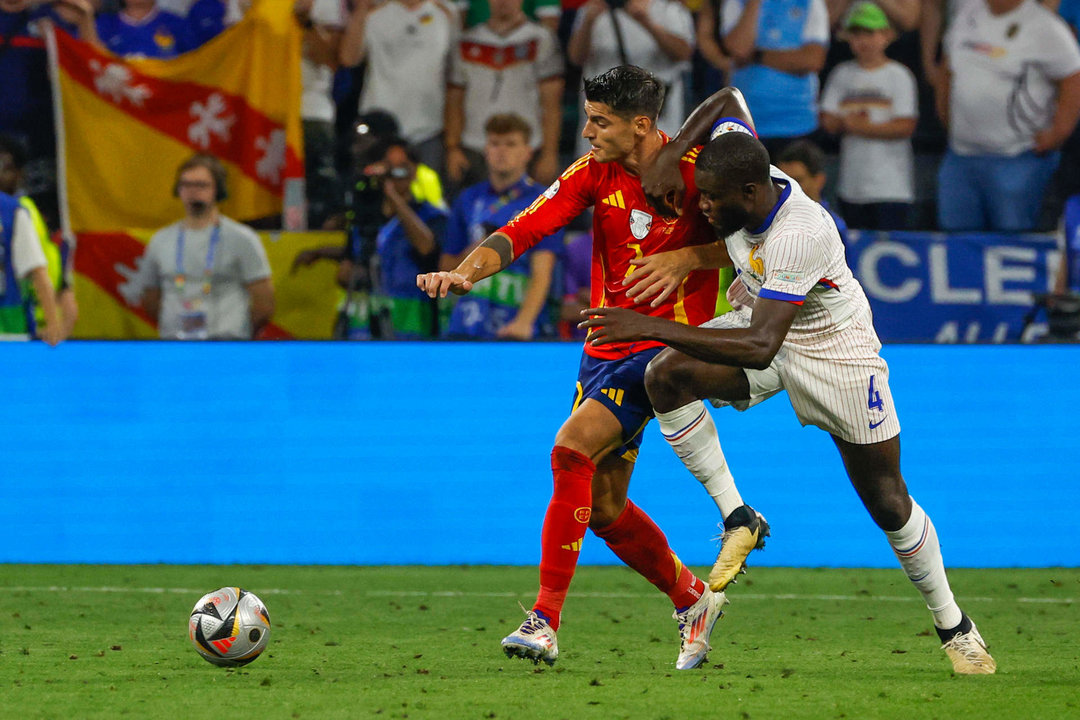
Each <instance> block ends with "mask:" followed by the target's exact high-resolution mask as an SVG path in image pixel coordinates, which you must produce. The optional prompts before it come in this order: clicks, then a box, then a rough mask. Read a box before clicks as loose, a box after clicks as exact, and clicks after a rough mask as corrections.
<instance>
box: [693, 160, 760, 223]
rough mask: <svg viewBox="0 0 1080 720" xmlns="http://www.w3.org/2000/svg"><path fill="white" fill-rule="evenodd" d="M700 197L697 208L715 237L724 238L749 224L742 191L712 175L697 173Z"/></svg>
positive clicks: (748, 215)
mask: <svg viewBox="0 0 1080 720" xmlns="http://www.w3.org/2000/svg"><path fill="white" fill-rule="evenodd" d="M695 181H696V182H697V185H698V189H699V190H700V191H701V197H700V199H699V200H698V207H700V208H701V213H702V215H704V216H705V219H706V220H708V221H709V224H710V225H712V226H713V228H714V229H715V230H716V234H717V236H719V237H721V238H726V237H727V236H728V235H731V234H732V233H734V232H736V231H737V230H739V229H740V228H743V227H746V226H747V225H748V224H749V223H750V208H751V205H749V204H748V202H747V200H746V198H744V197H743V192H742V189H741V188H739V187H738V186H731V185H729V184H728V183H724V182H722V181H720V180H719V179H718V178H717V177H715V176H714V175H711V174H709V173H703V172H700V171H699V172H698V173H697V174H696V177H695Z"/></svg>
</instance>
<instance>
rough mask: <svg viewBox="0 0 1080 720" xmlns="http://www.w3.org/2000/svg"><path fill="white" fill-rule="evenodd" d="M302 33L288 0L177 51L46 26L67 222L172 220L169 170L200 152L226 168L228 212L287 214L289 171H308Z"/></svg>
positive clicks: (175, 207)
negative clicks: (102, 44) (157, 56)
mask: <svg viewBox="0 0 1080 720" xmlns="http://www.w3.org/2000/svg"><path fill="white" fill-rule="evenodd" d="M301 41H302V36H301V31H300V28H299V27H298V25H297V23H296V21H295V20H294V18H293V16H292V2H291V0H255V2H254V4H253V5H252V7H251V9H250V10H249V11H248V12H247V15H246V16H245V17H244V19H243V20H242V21H241V22H239V23H238V24H236V25H235V26H233V27H231V28H229V29H228V30H226V31H225V32H223V33H222V34H221V35H219V36H218V37H216V38H214V39H213V40H211V41H210V42H209V43H207V44H206V45H204V46H202V47H200V48H198V49H197V50H194V51H192V52H189V53H186V54H184V55H181V56H180V57H177V58H174V59H171V60H150V59H140V60H125V59H123V58H119V57H116V56H114V55H112V54H111V53H109V52H107V51H104V50H100V49H98V48H95V47H94V46H92V45H89V44H87V43H84V42H80V41H78V40H75V39H74V38H72V37H71V36H69V35H67V34H66V33H64V32H63V31H62V30H57V29H52V30H50V31H49V32H48V34H47V35H46V43H47V46H48V50H49V60H50V66H51V70H52V76H53V87H54V94H55V99H56V103H55V105H56V112H57V137H58V145H59V147H58V149H57V150H58V157H59V171H60V178H59V181H60V192H61V204H62V206H64V207H65V208H66V218H65V220H66V222H65V225H67V227H66V228H65V229H66V230H69V231H73V232H75V233H82V232H103V231H114V230H117V229H120V228H148V229H150V228H159V227H162V226H164V225H167V224H169V223H171V222H174V221H176V220H177V219H178V218H179V217H180V215H181V214H182V209H181V207H180V205H179V203H178V202H177V201H176V200H175V199H174V198H173V197H172V192H171V190H172V182H173V176H174V173H175V172H176V168H177V167H178V166H179V165H180V163H182V162H183V161H184V160H185V159H187V157H189V156H190V155H191V154H192V153H195V152H206V153H210V154H212V155H215V156H217V157H218V158H219V159H220V160H222V161H223V162H224V163H225V165H226V167H227V168H228V170H229V197H228V199H227V200H226V201H225V202H224V203H223V204H222V211H223V212H224V213H225V214H226V215H228V216H230V217H233V218H236V219H238V220H241V221H243V220H251V219H254V218H258V217H265V216H269V215H275V214H277V213H280V212H281V210H282V199H283V196H284V188H285V184H286V182H287V181H288V180H290V179H293V178H302V177H303V175H304V163H303V148H302V144H303V139H302V131H301V126H300V51H301Z"/></svg>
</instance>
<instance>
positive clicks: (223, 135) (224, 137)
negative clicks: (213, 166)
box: [187, 93, 236, 150]
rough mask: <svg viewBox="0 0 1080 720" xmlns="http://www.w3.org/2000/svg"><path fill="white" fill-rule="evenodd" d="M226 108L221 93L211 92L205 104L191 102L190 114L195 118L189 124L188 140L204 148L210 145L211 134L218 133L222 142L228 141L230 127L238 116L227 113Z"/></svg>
mask: <svg viewBox="0 0 1080 720" xmlns="http://www.w3.org/2000/svg"><path fill="white" fill-rule="evenodd" d="M226 110H228V106H227V105H226V104H225V98H224V97H223V96H222V95H221V93H213V94H211V95H210V97H208V98H206V103H205V104H203V103H201V102H193V103H191V107H190V108H188V114H189V115H191V116H193V117H194V118H195V120H194V121H193V122H192V123H191V124H190V125H188V131H187V134H188V140H190V141H191V142H192V143H194V144H195V145H198V146H199V147H201V148H202V149H204V150H205V149H206V148H208V147H210V136H211V135H217V136H218V138H219V139H220V140H221V141H222V142H228V141H229V138H230V135H231V133H230V128H232V125H233V123H234V122H236V118H235V117H234V116H232V115H225V111H226Z"/></svg>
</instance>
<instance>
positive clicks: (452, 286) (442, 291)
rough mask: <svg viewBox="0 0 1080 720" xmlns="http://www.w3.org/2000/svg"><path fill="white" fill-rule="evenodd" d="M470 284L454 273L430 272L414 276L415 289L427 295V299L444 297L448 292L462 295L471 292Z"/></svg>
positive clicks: (463, 277)
mask: <svg viewBox="0 0 1080 720" xmlns="http://www.w3.org/2000/svg"><path fill="white" fill-rule="evenodd" d="M472 286H473V284H472V282H470V281H469V280H467V279H465V276H464V275H462V274H461V273H456V272H446V271H443V272H431V273H424V274H423V275H417V276H416V287H418V288H420V289H421V290H423V291H424V292H426V293H427V296H428V297H431V298H435V297H440V298H444V297H446V294H447V293H448V292H452V293H454V294H455V295H464V294H465V293H467V292H469V291H470V290H472Z"/></svg>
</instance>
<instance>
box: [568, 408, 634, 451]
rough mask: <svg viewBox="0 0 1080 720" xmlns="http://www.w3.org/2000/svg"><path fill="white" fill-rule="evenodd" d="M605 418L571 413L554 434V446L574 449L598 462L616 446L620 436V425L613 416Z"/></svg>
mask: <svg viewBox="0 0 1080 720" xmlns="http://www.w3.org/2000/svg"><path fill="white" fill-rule="evenodd" d="M609 415H610V413H609ZM605 420H606V421H600V420H599V419H598V418H596V417H587V416H578V415H576V414H575V415H571V416H570V418H569V419H568V420H567V421H566V422H565V423H563V425H562V427H561V428H559V432H557V433H556V434H555V447H564V448H566V449H568V450H574V451H575V452H579V453H581V454H582V455H584V456H586V457H588V458H591V459H592V461H593V462H599V461H600V460H601V459H603V457H604V456H605V455H607V454H608V453H609V452H611V450H613V449H614V448H615V447H617V446H618V444H619V441H620V438H621V437H622V426H621V425H619V422H618V421H617V420H616V419H615V418H614V416H611V417H610V418H605Z"/></svg>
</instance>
